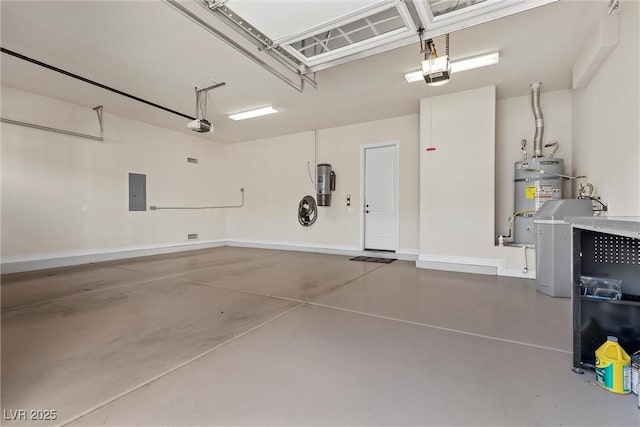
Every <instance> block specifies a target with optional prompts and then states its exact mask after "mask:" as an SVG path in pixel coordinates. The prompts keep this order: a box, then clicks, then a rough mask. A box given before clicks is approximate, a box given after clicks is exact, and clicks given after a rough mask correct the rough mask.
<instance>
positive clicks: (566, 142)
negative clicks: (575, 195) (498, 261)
mask: <svg viewBox="0 0 640 427" xmlns="http://www.w3.org/2000/svg"><path fill="white" fill-rule="evenodd" d="M542 89H543V91H542V93H541V94H540V106H541V108H542V114H543V116H544V137H543V142H542V143H543V145H544V144H546V143H548V142H552V141H558V142H559V143H560V148H559V149H558V151H557V152H556V154H555V157H558V158H562V159H564V167H565V173H567V174H568V173H570V172H571V170H572V162H571V149H572V127H571V118H572V112H571V102H572V101H571V90H569V89H566V90H556V91H550V92H545V91H544V82H543V86H542ZM534 135H535V121H534V118H533V111H532V110H531V95H525V96H518V97H513V98H505V99H499V100H498V101H497V102H496V147H495V156H496V171H495V176H496V223H495V234H496V235H499V234H504V235H506V234H508V224H507V220H508V218H509V216H510V215H511V214H512V213H513V208H514V206H513V197H514V183H513V177H514V164H515V162H517V161H519V160H522V151H521V150H520V141H521V140H523V139H526V140H527V154H528V157H529V158H531V157H532V154H533V136H534ZM548 150H549V149H546V148H543V152H544V154H545V156H548V153H549V151H548ZM563 190H564V194H563V197H565V198H568V197H572V194H571V185H570V183H569V182H566V185H565V186H564V189H563Z"/></svg>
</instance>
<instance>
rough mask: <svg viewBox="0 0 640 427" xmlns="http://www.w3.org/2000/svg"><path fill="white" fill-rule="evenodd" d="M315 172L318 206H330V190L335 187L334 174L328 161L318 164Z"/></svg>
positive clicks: (333, 189)
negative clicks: (316, 173)
mask: <svg viewBox="0 0 640 427" xmlns="http://www.w3.org/2000/svg"><path fill="white" fill-rule="evenodd" d="M317 172H318V175H317V178H318V179H317V180H316V185H317V192H318V206H331V192H332V191H335V189H336V174H335V173H334V172H333V171H332V170H331V165H330V164H328V163H321V164H319V165H318V168H317Z"/></svg>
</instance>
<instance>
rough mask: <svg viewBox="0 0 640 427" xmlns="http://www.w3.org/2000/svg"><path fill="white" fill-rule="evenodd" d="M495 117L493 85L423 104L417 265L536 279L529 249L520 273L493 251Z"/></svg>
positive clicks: (518, 252) (506, 253)
mask: <svg viewBox="0 0 640 427" xmlns="http://www.w3.org/2000/svg"><path fill="white" fill-rule="evenodd" d="M495 114H496V92H495V86H489V87H484V88H480V89H473V90H468V91H463V92H457V93H453V94H448V95H442V96H437V97H433V98H426V99H423V100H421V103H420V154H419V156H420V254H419V258H418V262H417V263H416V265H417V266H418V267H422V268H434V269H442V270H454V271H468V272H475V273H482V274H499V275H508V276H519V277H529V278H533V277H534V273H535V268H534V264H533V262H534V256H533V255H534V254H533V251H528V253H527V265H528V268H529V269H528V270H527V271H523V267H524V254H523V249H520V248H513V247H496V246H495V236H494V223H495V206H496V202H495V200H496V196H495V194H496V192H495V170H496V167H495V154H494V153H495V140H496V135H495V129H496V125H495V122H496V117H495ZM430 146H434V147H436V151H432V152H426V151H425V150H426V148H427V147H430ZM510 191H513V190H510Z"/></svg>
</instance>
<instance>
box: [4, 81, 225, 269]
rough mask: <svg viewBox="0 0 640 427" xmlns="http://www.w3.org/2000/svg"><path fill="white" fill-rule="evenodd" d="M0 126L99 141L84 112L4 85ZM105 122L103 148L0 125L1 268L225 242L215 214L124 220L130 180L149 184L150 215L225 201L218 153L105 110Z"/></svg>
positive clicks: (201, 142) (217, 148)
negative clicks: (195, 239) (25, 261)
mask: <svg viewBox="0 0 640 427" xmlns="http://www.w3.org/2000/svg"><path fill="white" fill-rule="evenodd" d="M2 117H5V118H10V119H14V120H21V121H28V122H33V123H37V124H40V125H44V126H50V127H55V128H61V129H66V130H71V131H75V132H83V133H89V134H93V135H98V134H99V127H98V120H97V116H96V114H95V112H93V111H92V110H91V109H90V108H84V107H80V106H77V105H73V104H69V103H65V102H61V101H58V100H54V99H51V98H46V97H42V96H39V95H35V94H32V93H29V92H25V91H21V90H18V89H15V88H11V87H6V86H3V87H2ZM104 121H105V123H104V127H105V131H104V137H105V140H104V141H103V142H100V141H94V140H88V139H81V138H78V137H74V136H68V135H62V134H57V133H51V132H45V131H42V130H36V129H30V128H25V127H21V126H16V125H11V124H2V130H1V137H2V138H1V153H2V256H3V261H4V260H6V259H7V257H18V258H19V257H20V256H36V255H37V254H42V253H47V254H48V255H47V256H55V255H52V254H58V255H61V256H62V255H69V254H79V253H91V252H96V251H100V250H104V249H105V248H114V247H118V248H121V247H125V248H132V247H140V246H143V245H147V246H149V245H150V246H153V245H160V244H173V243H176V242H184V241H186V239H187V234H188V233H199V234H200V240H201V241H202V240H212V239H221V238H224V237H225V234H226V216H225V213H224V212H221V211H211V212H206V211H149V210H148V211H146V212H129V211H128V173H130V172H134V173H142V174H146V175H147V207H148V206H150V205H162V204H174V203H175V204H196V205H200V206H202V205H203V204H204V205H206V204H211V203H214V204H217V203H221V202H225V201H226V198H225V194H223V192H222V191H223V190H224V189H226V187H227V186H228V185H229V184H230V182H229V181H226V180H223V172H222V167H223V165H224V159H223V157H222V156H223V154H224V151H223V150H224V146H223V145H220V144H217V143H215V142H211V141H207V140H205V139H202V138H198V137H195V136H190V135H188V134H182V133H178V132H174V131H170V130H167V129H162V128H159V127H156V126H151V125H147V124H144V123H140V122H137V121H133V120H129V119H125V118H122V117H119V116H115V115H111V114H109V112H108V110H106V111H105V114H104ZM187 157H196V158H199V160H200V163H199V164H198V165H194V164H189V163H187V162H186V158H187ZM83 206H84V207H86V211H85V210H83Z"/></svg>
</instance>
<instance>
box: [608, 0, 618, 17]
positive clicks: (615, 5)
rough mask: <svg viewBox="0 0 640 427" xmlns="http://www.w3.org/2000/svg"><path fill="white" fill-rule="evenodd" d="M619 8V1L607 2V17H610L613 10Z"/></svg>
mask: <svg viewBox="0 0 640 427" xmlns="http://www.w3.org/2000/svg"><path fill="white" fill-rule="evenodd" d="M619 7H620V2H619V0H611V1H610V2H609V12H607V13H608V14H609V15H611V12H613V11H614V10H616V9H618V8H619Z"/></svg>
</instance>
